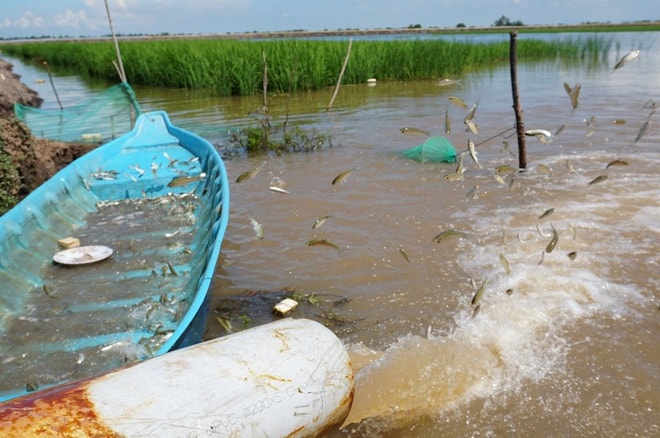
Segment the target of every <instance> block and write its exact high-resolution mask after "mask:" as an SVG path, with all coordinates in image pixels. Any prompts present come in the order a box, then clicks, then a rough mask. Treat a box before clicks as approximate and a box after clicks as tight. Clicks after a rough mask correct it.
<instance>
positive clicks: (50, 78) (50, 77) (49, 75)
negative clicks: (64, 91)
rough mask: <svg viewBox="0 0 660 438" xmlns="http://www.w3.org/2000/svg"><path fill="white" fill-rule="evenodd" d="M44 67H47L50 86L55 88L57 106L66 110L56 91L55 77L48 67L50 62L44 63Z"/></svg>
mask: <svg viewBox="0 0 660 438" xmlns="http://www.w3.org/2000/svg"><path fill="white" fill-rule="evenodd" d="M44 65H45V66H46V71H47V72H48V79H49V80H50V86H51V87H53V93H55V99H57V104H58V105H59V106H60V109H64V108H63V107H62V102H61V101H60V96H58V95H57V90H56V89H55V82H53V76H52V75H51V74H50V68H49V67H48V61H44Z"/></svg>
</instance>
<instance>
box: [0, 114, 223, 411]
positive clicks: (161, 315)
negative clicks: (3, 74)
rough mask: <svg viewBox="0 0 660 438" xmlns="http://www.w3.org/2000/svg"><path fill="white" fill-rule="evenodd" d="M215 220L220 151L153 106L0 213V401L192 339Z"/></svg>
mask: <svg viewBox="0 0 660 438" xmlns="http://www.w3.org/2000/svg"><path fill="white" fill-rule="evenodd" d="M228 218H229V186H228V181H227V174H226V171H225V167H224V164H223V162H222V159H221V157H220V155H219V154H218V152H217V151H216V149H215V148H214V147H213V145H211V144H210V143H209V142H208V141H206V140H204V139H202V138H200V137H198V136H196V135H194V134H192V133H190V132H188V131H185V130H183V129H180V128H178V127H175V126H173V125H172V124H171V122H170V120H169V118H168V116H167V114H166V113H164V112H162V111H154V112H148V113H143V114H141V115H140V116H139V117H138V119H137V120H136V123H135V127H134V129H132V130H131V131H130V132H128V133H127V134H125V135H123V136H121V137H119V138H117V139H115V140H113V141H111V142H109V143H106V144H104V145H102V146H100V147H98V148H97V149H95V150H93V151H91V152H89V153H88V154H86V155H84V156H83V157H81V158H79V159H78V160H76V161H75V162H73V163H71V164H70V165H69V166H68V167H66V168H65V169H63V170H61V171H60V172H59V173H57V174H56V175H55V176H54V177H53V178H51V179H50V180H48V181H47V182H46V183H44V184H43V185H42V186H40V187H39V188H38V189H37V190H35V191H34V192H32V193H31V194H30V195H29V196H28V197H26V198H25V199H24V200H23V201H22V202H20V203H19V204H18V205H17V206H16V207H14V208H13V209H12V210H10V211H9V212H7V213H6V214H5V215H3V216H2V217H0V284H1V285H2V286H1V287H0V401H3V400H9V399H13V398H15V397H18V396H21V395H24V394H26V393H28V392H31V391H34V390H41V389H44V388H47V387H51V386H54V385H58V384H62V383H66V382H71V381H74V380H78V379H81V378H87V377H89V376H93V375H97V374H100V373H104V372H107V371H110V370H113V369H116V368H118V367H121V366H125V365H127V364H131V363H134V362H138V361H142V360H144V359H147V358H150V357H152V356H159V355H161V354H163V353H166V352H168V351H170V350H174V349H178V348H180V347H184V346H188V345H192V344H195V343H197V342H199V341H201V338H202V332H203V329H204V325H205V321H206V316H207V313H208V302H209V288H210V284H211V280H212V278H213V274H214V270H215V267H216V263H217V260H218V257H219V253H220V246H221V243H222V239H223V236H224V233H225V230H226V227H227V222H228ZM78 242H79V246H77V247H76V245H77V243H78ZM67 245H72V246H74V247H73V248H71V249H68V250H66V251H61V250H62V247H63V246H67Z"/></svg>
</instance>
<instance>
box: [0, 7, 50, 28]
mask: <svg viewBox="0 0 660 438" xmlns="http://www.w3.org/2000/svg"><path fill="white" fill-rule="evenodd" d="M44 23H45V22H44V19H43V18H41V17H39V16H37V15H35V14H34V13H33V12H31V11H26V12H24V13H23V16H21V17H20V18H17V19H15V20H10V19H8V18H5V19H4V20H2V22H0V28H10V27H16V28H20V29H27V28H31V27H42V26H43V25H44Z"/></svg>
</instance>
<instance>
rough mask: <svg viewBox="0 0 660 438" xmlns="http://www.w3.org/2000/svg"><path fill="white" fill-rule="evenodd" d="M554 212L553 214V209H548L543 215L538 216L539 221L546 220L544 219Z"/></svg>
mask: <svg viewBox="0 0 660 438" xmlns="http://www.w3.org/2000/svg"><path fill="white" fill-rule="evenodd" d="M554 212H555V209H554V208H548V209H547V210H546V211H544V212H543V214H542V215H541V216H539V219H543V218H546V217H548V216H550V215H551V214H552V213H554Z"/></svg>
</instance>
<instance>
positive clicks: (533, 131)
mask: <svg viewBox="0 0 660 438" xmlns="http://www.w3.org/2000/svg"><path fill="white" fill-rule="evenodd" d="M525 135H526V136H528V137H537V136H539V135H540V136H543V137H548V138H551V137H552V133H551V132H550V131H547V130H545V129H528V130H527V131H525Z"/></svg>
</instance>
